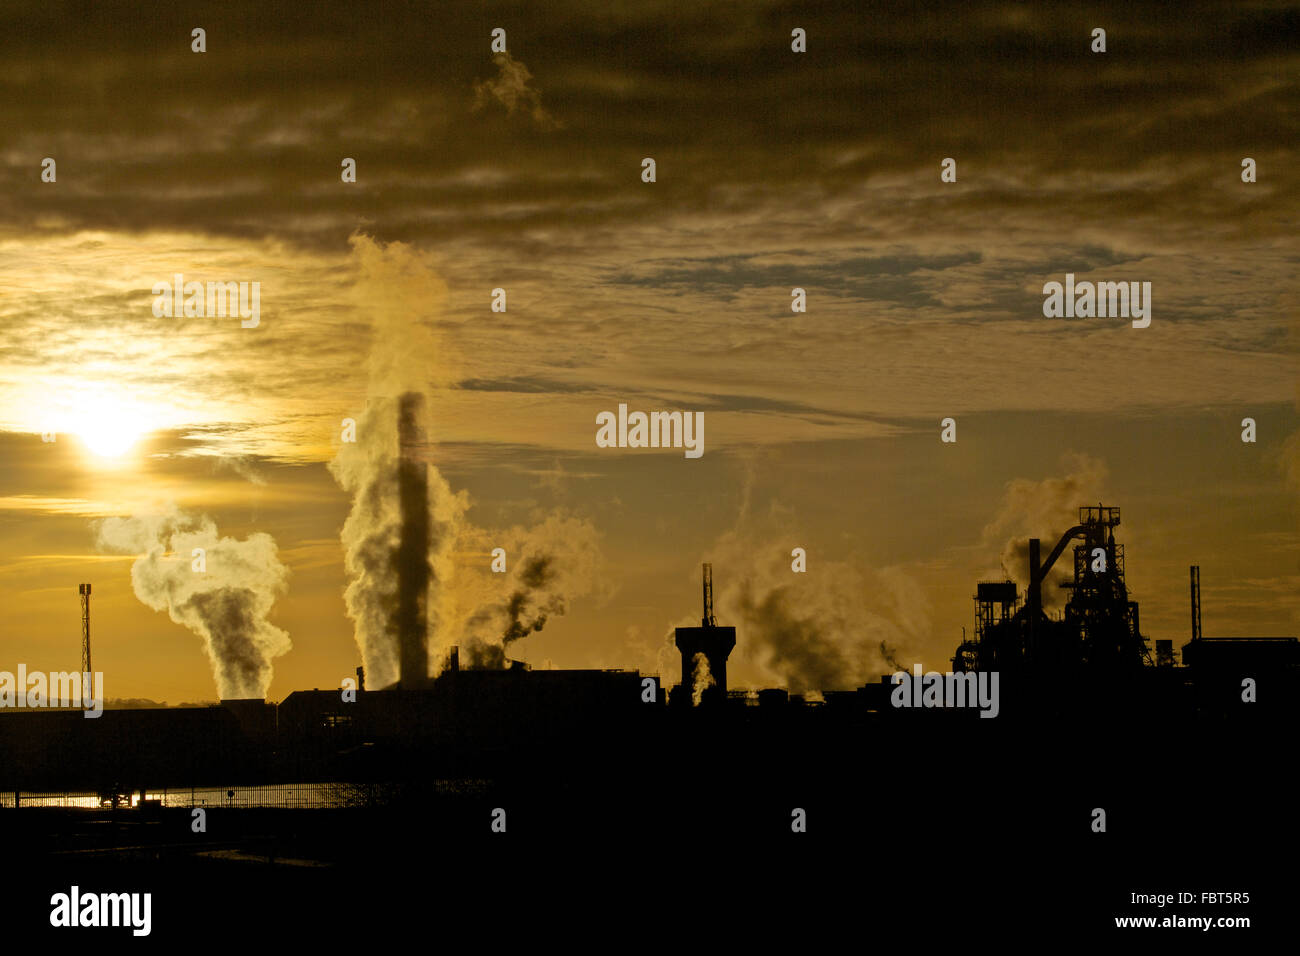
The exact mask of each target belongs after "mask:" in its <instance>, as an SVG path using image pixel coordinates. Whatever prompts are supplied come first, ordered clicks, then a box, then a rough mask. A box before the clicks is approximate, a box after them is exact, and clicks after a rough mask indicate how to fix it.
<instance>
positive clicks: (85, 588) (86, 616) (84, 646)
mask: <svg viewBox="0 0 1300 956" xmlns="http://www.w3.org/2000/svg"><path fill="white" fill-rule="evenodd" d="M77 593H78V594H80V595H81V672H82V673H83V674H93V673H94V671H92V670H91V668H90V585H89V584H79V585H77Z"/></svg>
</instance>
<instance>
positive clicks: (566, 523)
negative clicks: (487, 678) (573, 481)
mask: <svg viewBox="0 0 1300 956" xmlns="http://www.w3.org/2000/svg"><path fill="white" fill-rule="evenodd" d="M464 537H465V539H466V542H467V543H468V544H469V545H470V547H471V548H472V547H473V546H474V543H477V544H478V547H479V548H482V549H483V550H488V545H489V544H490V543H492V542H496V543H497V544H498V546H500V547H503V548H504V549H505V551H506V554H507V564H506V568H507V573H506V574H505V575H504V578H505V580H504V581H503V580H501V579H502V577H503V575H500V574H488V575H487V576H486V577H485V578H483V579H481V580H480V582H479V589H478V591H477V593H476V594H475V595H474V596H473V600H472V601H471V602H470V606H472V607H474V608H475V610H473V611H472V612H471V613H470V614H469V616H468V618H467V619H466V620H465V622H464V624H463V626H462V628H461V630H462V632H463V633H464V640H465V651H466V655H467V660H468V662H469V664H470V666H472V667H494V668H500V667H504V666H505V664H506V660H507V657H506V653H507V651H508V650H509V648H510V645H511V644H513V643H514V642H515V641H518V640H520V639H522V638H524V637H527V636H528V635H529V634H536V633H537V632H539V631H541V630H542V628H544V627H545V626H546V623H547V621H548V620H549V619H550V618H552V617H553V616H555V615H561V614H564V613H565V611H566V610H567V609H568V602H569V601H570V600H572V599H573V598H576V597H580V596H582V595H584V594H586V593H588V592H589V591H591V590H592V589H593V588H594V587H595V585H596V583H597V579H596V566H597V564H598V563H599V560H600V548H599V539H598V536H597V534H596V529H595V528H594V527H593V526H592V524H591V523H590V522H589V521H586V520H582V519H578V518H572V517H564V516H560V515H552V516H550V517H548V518H547V519H546V520H545V521H543V522H542V523H540V524H539V525H536V526H534V527H532V528H522V527H516V528H512V529H510V530H509V531H504V532H495V533H490V532H486V531H479V530H474V529H465V531H464ZM515 555H518V557H514V556H515ZM500 594H505V595H507V596H506V597H505V598H504V600H502V599H499V598H496V597H495V595H500Z"/></svg>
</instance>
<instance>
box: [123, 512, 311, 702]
mask: <svg viewBox="0 0 1300 956" xmlns="http://www.w3.org/2000/svg"><path fill="white" fill-rule="evenodd" d="M98 540H99V545H100V547H102V548H105V549H108V550H112V551H118V552H123V553H127V554H139V555H141V557H140V558H139V559H138V560H136V562H135V563H134V564H133V565H132V566H131V585H132V588H133V589H134V591H135V596H136V597H137V598H139V599H140V600H141V601H142V602H143V603H144V604H146V605H148V606H149V607H151V608H153V609H154V610H155V611H162V610H166V611H167V613H168V615H169V616H170V617H171V619H172V620H173V621H175V622H176V623H177V624H183V625H184V626H185V627H188V628H189V629H190V630H191V631H193V632H194V633H195V634H197V635H199V637H201V638H203V645H204V650H205V651H206V652H207V655H208V660H209V661H210V662H211V664H212V677H213V679H214V680H215V681H216V684H217V692H218V693H219V694H220V696H221V697H222V698H223V699H229V698H241V697H256V698H265V697H266V692H267V690H268V689H269V688H270V686H271V677H272V675H273V667H272V664H271V661H272V660H273V659H274V658H276V657H279V656H280V655H282V654H284V653H285V652H287V651H288V650H289V648H290V646H291V643H290V640H289V635H288V634H286V633H285V632H284V631H282V630H281V629H280V628H278V627H276V626H275V625H273V624H271V623H270V622H269V621H268V620H267V615H268V614H269V613H270V610H271V607H272V605H274V604H275V601H276V598H277V597H278V596H279V595H280V594H281V593H283V591H284V589H285V585H286V582H287V579H288V573H289V572H288V569H287V568H286V567H285V566H284V565H283V564H282V563H281V562H280V559H279V557H278V555H277V552H276V546H275V539H273V538H272V537H271V536H270V535H269V534H266V533H264V532H257V533H255V534H251V535H249V536H248V537H247V538H245V539H244V540H243V541H237V540H235V539H234V538H222V537H219V536H218V535H217V528H216V525H215V524H214V523H213V522H212V521H211V519H209V518H207V517H199V516H195V515H190V514H187V513H185V512H183V511H180V510H179V509H178V508H176V507H175V506H174V505H173V506H171V507H170V508H168V509H167V510H166V511H165V512H164V513H162V514H160V515H149V516H135V517H131V518H107V519H105V520H104V521H103V522H102V523H101V524H100V526H99V534H98ZM195 548H202V549H203V551H204V554H203V560H204V563H205V564H206V570H202V571H197V570H194V567H193V561H194V557H193V551H194V549H195Z"/></svg>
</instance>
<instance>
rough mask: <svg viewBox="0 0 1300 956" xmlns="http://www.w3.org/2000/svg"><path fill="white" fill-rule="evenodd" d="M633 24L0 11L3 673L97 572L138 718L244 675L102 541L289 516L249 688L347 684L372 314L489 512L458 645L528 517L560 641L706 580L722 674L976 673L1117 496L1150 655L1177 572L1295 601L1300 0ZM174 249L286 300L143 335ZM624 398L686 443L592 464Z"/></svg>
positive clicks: (109, 639) (72, 610)
mask: <svg viewBox="0 0 1300 956" xmlns="http://www.w3.org/2000/svg"><path fill="white" fill-rule="evenodd" d="M622 6H623V5H618V4H615V5H610V4H608V3H568V2H559V0H557V2H554V3H552V2H548V3H546V4H535V5H523V4H495V3H491V4H481V5H480V4H475V5H472V6H470V7H468V8H466V7H462V6H461V5H446V4H413V3H383V2H379V3H373V4H367V5H365V6H364V7H356V8H355V9H346V8H339V9H334V10H325V9H320V8H318V7H317V5H314V4H310V5H302V6H301V7H298V6H291V7H288V8H286V9H277V10H272V9H269V8H268V5H267V4H264V3H251V2H222V3H198V4H189V5H186V6H185V8H184V9H174V8H165V9H160V10H158V11H156V12H151V13H149V14H148V15H145V14H141V13H138V12H137V13H132V14H122V13H120V12H118V11H114V10H110V9H109V8H101V7H96V8H92V9H91V10H89V11H88V12H87V13H86V14H85V15H84V17H83V18H80V19H78V18H71V17H67V16H64V15H62V14H63V11H60V10H58V9H57V8H56V7H52V6H51V7H40V6H36V7H27V8H25V9H22V10H21V11H19V10H18V9H17V8H15V7H13V6H11V5H4V7H3V8H0V38H2V39H0V51H2V55H0V323H2V324H3V328H4V333H3V337H0V601H2V602H3V606H4V609H5V613H4V616H3V621H2V622H0V670H15V669H16V668H17V665H18V664H19V663H24V664H26V665H27V667H28V668H30V669H33V670H35V669H43V670H71V669H75V668H76V667H77V666H78V665H79V660H80V650H79V627H80V618H79V607H78V599H77V590H76V588H77V584H78V583H79V582H81V581H90V582H92V583H93V586H94V597H93V619H94V625H93V653H94V664H95V668H96V670H102V671H103V672H104V674H105V688H106V691H107V694H108V696H109V697H110V698H147V699H151V700H156V701H167V702H169V703H172V704H176V703H180V702H184V701H198V700H212V699H215V698H216V696H217V692H216V687H215V685H214V683H213V675H212V669H211V667H210V665H209V663H208V661H207V659H206V658H205V657H204V654H203V650H202V642H201V640H200V638H199V637H198V636H196V635H195V634H194V633H192V632H191V631H190V630H188V629H187V628H186V627H185V626H183V625H182V624H179V623H175V622H173V621H172V620H171V619H169V616H168V614H167V613H166V612H165V611H156V610H154V609H152V608H150V607H148V606H146V605H145V604H144V603H142V601H141V600H140V599H138V598H137V596H136V595H135V593H133V588H132V581H131V567H132V563H133V562H134V561H135V560H136V555H134V554H130V553H127V554H123V553H117V552H116V551H114V550H112V549H110V548H107V547H105V544H104V541H103V537H102V535H101V525H100V524H99V523H100V522H102V521H103V520H104V519H107V518H128V517H131V516H136V517H140V516H148V515H153V514H159V513H163V512H165V511H166V510H167V509H169V508H173V507H174V508H179V509H181V510H182V511H183V512H185V513H188V514H191V515H194V516H206V517H207V518H208V519H210V520H211V522H213V523H214V524H215V527H216V529H217V532H218V533H219V534H220V536H222V537H232V538H235V539H240V540H242V539H246V538H248V537H249V536H250V535H255V534H259V533H261V534H265V535H269V536H270V537H271V538H272V539H273V540H274V543H275V546H276V549H277V551H278V555H279V560H280V561H281V562H282V563H283V564H284V565H285V566H286V567H287V570H288V575H287V578H286V579H285V583H284V586H283V589H282V591H281V592H280V593H279V594H278V596H277V597H276V600H275V603H274V606H273V608H272V609H271V611H270V621H271V622H272V623H273V624H274V625H275V626H276V627H278V628H280V629H282V630H283V631H285V632H287V634H288V636H289V639H290V641H291V642H292V647H291V649H290V650H288V651H287V653H285V654H283V656H280V657H277V658H276V659H275V661H274V678H273V680H272V682H271V684H270V690H269V696H270V697H271V698H273V699H277V700H278V699H282V698H283V697H285V696H286V695H287V694H289V693H290V692H292V691H293V690H296V689H302V688H313V687H320V688H325V687H336V686H338V684H339V682H340V681H341V680H342V679H343V678H344V677H346V676H349V675H351V674H352V672H353V670H354V668H355V667H356V666H357V664H358V663H359V662H360V657H359V654H358V650H357V645H356V643H355V641H354V637H353V633H354V632H353V622H352V621H351V620H350V619H349V617H348V616H347V613H346V608H345V604H344V598H343V591H344V588H345V587H346V586H347V584H348V577H347V574H346V572H345V567H344V549H343V545H342V544H341V542H340V529H341V528H342V526H343V523H344V521H345V519H346V518H347V516H348V513H349V509H350V508H351V505H352V502H351V498H350V495H349V494H348V493H347V492H346V491H345V490H344V489H343V488H341V487H340V484H339V482H338V481H336V480H335V477H334V476H333V475H332V474H331V471H330V468H329V463H330V462H331V460H333V459H334V458H335V456H336V454H337V453H338V451H339V447H340V434H341V432H340V426H341V422H342V420H343V419H345V418H349V417H351V418H354V419H358V420H360V419H361V418H362V416H363V414H364V412H365V409H366V402H367V397H368V395H373V394H374V390H375V388H376V378H375V375H376V372H375V369H376V359H375V356H376V355H377V354H379V353H380V351H381V348H380V345H381V343H380V342H379V339H380V338H382V337H383V336H388V344H389V346H390V347H391V346H392V345H393V344H394V343H396V344H397V346H398V351H399V352H401V353H404V357H405V359H406V360H409V361H410V362H412V363H414V364H415V365H416V366H417V367H418V369H419V370H420V373H421V375H422V376H423V378H422V386H423V387H424V388H426V389H427V391H428V395H429V401H430V411H431V416H432V427H431V433H430V436H429V438H430V442H431V447H430V458H431V461H432V464H433V465H434V466H436V468H437V470H438V473H439V474H440V475H441V478H442V479H444V480H445V481H446V484H447V486H448V488H449V490H450V492H451V493H452V494H453V495H459V497H457V498H455V500H456V501H457V502H458V505H457V507H458V508H460V509H462V510H461V513H458V515H457V517H456V520H455V522H454V526H455V536H454V540H449V545H448V554H449V558H448V560H449V562H450V564H449V567H450V568H451V570H452V572H453V573H451V574H450V575H449V577H448V578H447V579H446V580H445V581H443V582H441V583H440V585H439V588H440V591H441V592H443V593H441V595H440V596H439V597H438V600H440V601H445V602H447V603H448V604H449V605H454V607H455V613H454V614H450V615H449V616H448V617H447V618H446V619H445V622H444V625H443V626H442V627H441V628H440V629H439V632H438V633H436V634H434V635H433V637H432V643H433V645H434V646H435V647H445V646H446V645H449V644H453V643H458V642H459V640H460V636H459V627H460V625H459V624H457V623H455V622H463V621H465V620H469V619H472V618H473V616H474V614H475V613H476V612H477V611H478V610H480V609H481V608H483V607H488V606H491V605H493V603H494V602H500V601H501V600H502V599H503V597H504V595H503V594H502V593H501V588H503V587H506V586H507V581H506V580H505V579H503V578H501V576H496V577H494V576H493V575H491V574H490V573H489V572H488V565H489V561H490V556H489V553H490V551H491V549H492V548H493V547H495V546H498V545H499V546H502V547H506V548H507V552H508V553H509V554H510V555H511V556H512V560H513V558H514V557H515V556H517V555H519V554H521V553H523V552H524V551H525V550H527V548H529V547H532V548H535V549H543V550H546V551H547V552H548V553H550V554H552V555H553V556H554V560H555V561H556V563H557V566H559V567H561V568H562V569H563V577H562V580H561V586H562V589H563V591H564V593H563V595H562V596H563V598H564V603H565V613H564V614H563V615H551V616H550V618H549V619H548V621H547V623H546V626H545V628H544V629H543V630H542V631H540V632H539V633H536V634H532V635H530V636H528V637H526V638H524V639H523V640H521V641H520V642H518V643H516V644H514V645H512V646H511V648H510V656H512V657H516V658H520V659H523V660H526V661H528V662H529V663H530V664H531V665H532V666H534V667H544V666H548V664H549V665H550V666H555V667H624V668H638V669H642V670H648V671H652V672H653V671H660V672H662V674H663V676H664V679H665V681H666V682H668V683H672V682H675V681H676V680H677V679H678V658H677V655H676V653H675V652H673V651H671V650H670V648H669V647H668V646H667V645H666V641H670V640H671V637H670V635H671V629H672V628H673V627H674V626H677V625H681V624H689V623H698V618H699V613H700V612H699V565H700V562H702V561H712V562H713V567H714V577H715V587H716V590H717V593H718V598H719V601H718V603H719V607H718V618H719V621H720V623H723V624H731V625H735V626H736V627H737V628H738V643H737V647H736V650H735V651H734V652H733V654H732V658H731V661H732V663H731V670H730V682H731V684H732V686H733V687H753V686H789V687H791V688H792V689H797V690H804V689H810V688H816V687H824V688H832V687H843V688H847V687H853V686H857V685H860V684H861V683H863V682H864V681H866V680H870V679H873V678H874V675H876V674H879V673H882V672H884V671H885V670H892V669H893V668H892V667H890V666H889V665H888V664H887V663H886V662H885V659H884V655H882V653H881V642H882V641H883V642H885V644H886V647H887V648H888V649H889V653H890V654H893V655H894V656H895V657H896V658H897V659H898V660H900V661H902V662H904V663H906V664H910V663H912V662H921V663H922V664H924V666H926V667H927V668H934V669H940V670H947V669H948V660H949V658H950V657H951V655H952V653H953V650H954V649H955V646H956V644H957V643H958V642H959V640H960V639H961V629H962V628H963V627H966V628H970V627H971V624H972V620H973V609H972V595H973V594H974V589H975V583H976V581H978V580H981V579H988V578H997V579H1000V578H1002V577H1004V574H1003V570H1002V568H1001V567H1000V560H1001V559H1002V557H1003V556H1004V554H1008V555H1013V554H1014V553H1015V545H1014V542H1015V541H1018V540H1020V539H1022V538H1023V537H1024V536H1026V535H1029V534H1036V535H1039V536H1041V537H1043V538H1044V539H1049V540H1048V541H1047V542H1046V543H1045V550H1046V549H1050V547H1051V546H1052V545H1053V544H1054V543H1055V541H1056V538H1057V537H1058V536H1059V535H1060V534H1061V533H1062V532H1063V531H1064V530H1066V528H1068V527H1069V526H1070V525H1071V524H1073V523H1074V518H1075V509H1076V508H1077V506H1079V505H1085V504H1094V505H1095V504H1097V503H1098V502H1099V501H1100V502H1104V503H1105V504H1108V505H1117V506H1119V507H1120V508H1121V509H1122V511H1123V523H1122V525H1121V526H1120V528H1119V529H1118V533H1117V537H1118V540H1120V541H1121V542H1122V543H1123V544H1125V546H1126V550H1127V562H1128V583H1129V586H1130V588H1131V590H1132V594H1133V597H1134V599H1136V600H1137V601H1139V602H1140V605H1141V623H1142V628H1143V632H1144V633H1145V634H1146V636H1147V637H1148V638H1149V639H1151V640H1154V639H1157V638H1173V639H1174V640H1175V643H1176V645H1177V646H1180V647H1181V645H1182V644H1183V643H1184V641H1185V640H1186V639H1187V638H1188V636H1189V614H1188V606H1187V605H1188V596H1187V566H1188V565H1189V564H1193V563H1195V564H1199V565H1200V566H1201V573H1202V586H1203V607H1204V610H1203V621H1204V629H1205V632H1206V634H1207V635H1210V636H1222V635H1265V636H1276V635H1291V634H1296V633H1300V524H1298V523H1297V504H1298V503H1300V501H1298V498H1297V494H1298V493H1300V415H1298V414H1297V401H1298V400H1300V390H1298V383H1300V376H1298V375H1297V372H1298V371H1300V370H1298V368H1297V360H1296V346H1297V334H1298V333H1300V280H1297V273H1298V272H1300V269H1298V266H1300V246H1298V245H1297V241H1296V238H1295V237H1296V236H1297V234H1298V232H1300V224H1298V223H1297V207H1298V203H1297V199H1296V197H1297V185H1298V183H1297V175H1296V157H1295V152H1294V149H1295V144H1296V143H1297V142H1300V119H1298V115H1297V104H1298V103H1300V90H1298V89H1297V85H1298V83H1297V78H1298V77H1300V53H1298V52H1297V50H1298V49H1300V47H1298V46H1297V40H1298V39H1300V16H1298V15H1297V13H1296V11H1295V9H1294V7H1292V6H1290V5H1286V4H1274V3H1267V2H1226V3H1196V2H1190V3H1184V4H1173V5H1170V9H1169V11H1168V12H1165V13H1152V12H1150V11H1147V10H1142V9H1140V8H1137V7H1134V6H1132V5H1129V4H1119V3H1111V4H1106V3H1100V4H1098V3H1089V4H1056V5H1053V9H1052V10H1051V11H1050V12H1049V11H1047V10H1046V9H1040V8H1039V7H1038V5H1034V4H1019V3H979V2H976V3H962V4H953V5H951V6H947V7H945V6H936V5H924V6H916V7H914V6H912V5H902V6H899V7H897V8H895V9H893V10H891V9H888V8H886V9H870V10H869V9H867V8H866V7H863V6H862V5H856V4H830V3H820V2H818V3H761V2H752V3H737V4H730V3H719V4H710V5H707V6H702V5H685V6H684V5H682V4H680V3H670V2H648V3H639V4H636V5H635V10H623V9H621V8H622ZM453 7H454V9H453ZM195 27H202V28H203V29H205V30H206V42H207V51H206V52H205V53H194V52H192V51H191V30H192V29H194V28H195ZM496 27H501V28H504V29H505V30H506V32H507V38H508V50H509V55H508V57H506V56H497V57H494V56H493V54H492V52H491V50H490V43H491V32H492V30H493V28H496ZM796 27H800V28H803V29H804V30H806V31H807V38H808V39H807V52H806V53H802V54H800V53H794V52H792V51H791V30H792V29H794V28H796ZM1094 27H1103V28H1105V30H1106V33H1107V52H1105V53H1104V54H1094V53H1092V52H1090V49H1089V44H1090V34H1091V31H1092V30H1093V28H1094ZM45 157H51V158H53V159H55V160H56V162H57V181H56V182H54V183H47V182H42V180H41V164H42V160H43V159H44V158H45ZM345 157H351V158H354V159H355V160H356V168H357V181H356V183H344V182H342V181H341V179H340V168H341V167H340V164H341V162H342V160H343V159H344V158H345ZM645 157H652V158H654V159H655V160H656V163H657V181H656V182H654V183H645V182H642V179H641V162H642V159H643V158H645ZM945 157H953V158H955V159H956V161H957V176H958V178H957V182H956V183H944V182H941V181H940V175H939V173H940V162H941V160H943V159H944V158H945ZM1245 157H1251V158H1253V159H1254V160H1255V161H1256V163H1257V166H1258V181H1257V182H1255V183H1249V184H1247V183H1243V182H1242V179H1241V162H1242V159H1243V158H1245ZM176 273H182V274H183V275H184V276H185V278H186V280H187V281H188V280H191V279H192V280H197V281H250V282H251V281H257V282H259V283H260V289H261V316H260V325H259V326H258V327H257V328H241V326H240V321H239V319H238V317H234V318H231V317H204V318H184V317H177V318H172V317H161V318H159V317H155V316H154V314H153V311H152V305H153V302H154V296H153V294H152V292H151V289H152V287H153V285H154V283H156V282H160V281H161V282H170V281H171V278H172V276H173V275H174V274H176ZM1066 273H1074V274H1075V275H1076V277H1077V278H1078V279H1080V280H1083V279H1089V280H1093V281H1120V280H1124V281H1144V282H1145V281H1149V282H1150V283H1151V286H1152V322H1151V325H1150V327H1149V328H1145V329H1135V328H1132V327H1131V325H1130V323H1129V322H1128V321H1127V320H1124V319H1109V318H1106V319H1099V318H1090V319H1048V318H1044V317H1043V312H1042V304H1043V295H1042V287H1043V284H1044V283H1045V282H1049V281H1063V280H1064V276H1065V274H1066ZM498 287H500V288H504V289H505V290H506V292H507V296H508V311H507V312H505V313H498V312H493V311H491V309H490V304H491V298H492V296H491V293H492V290H493V289H494V288H498ZM795 287H801V288H804V289H806V290H807V301H808V310H807V312H806V313H804V314H795V313H792V312H791V290H792V289H793V288H795ZM408 343H409V344H408ZM619 403H626V404H627V405H628V406H629V408H630V409H633V410H643V411H652V410H670V409H679V410H684V411H702V412H704V418H705V432H704V449H705V450H704V454H703V456H702V457H701V458H699V459H697V460H692V459H688V458H686V457H684V456H683V454H682V452H681V450H673V449H654V450H634V449H608V448H597V447H596V444H595V434H596V424H595V419H596V415H597V414H598V413H600V412H602V411H606V410H616V409H617V407H618V405H619ZM945 417H953V418H955V419H956V422H957V439H958V440H957V442H956V443H955V444H944V443H941V442H940V426H939V423H940V420H941V419H943V418H945ZM1245 417H1251V418H1253V419H1255V421H1256V423H1257V429H1258V441H1257V442H1256V443H1254V444H1247V443H1243V442H1242V440H1241V432H1242V428H1241V421H1242V419H1243V418H1245ZM46 430H50V431H53V432H54V433H56V435H57V438H56V440H55V441H54V442H44V441H42V436H41V432H42V431H46ZM119 452H120V453H119ZM449 500H450V499H449ZM795 547H802V548H805V549H806V550H807V553H808V571H807V573H806V574H801V575H800V574H794V573H793V572H792V571H791V568H790V552H791V549H792V548H795ZM512 567H513V564H512ZM1007 571H1008V572H1009V573H1011V574H1013V575H1014V576H1016V577H1017V578H1018V579H1019V580H1020V581H1021V584H1022V586H1023V584H1024V579H1025V577H1026V574H1025V570H1024V568H1023V566H1022V565H1020V564H1016V565H1014V566H1011V567H1008V568H1007ZM1056 598H1057V599H1058V600H1059V596H1056Z"/></svg>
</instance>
